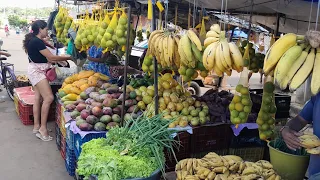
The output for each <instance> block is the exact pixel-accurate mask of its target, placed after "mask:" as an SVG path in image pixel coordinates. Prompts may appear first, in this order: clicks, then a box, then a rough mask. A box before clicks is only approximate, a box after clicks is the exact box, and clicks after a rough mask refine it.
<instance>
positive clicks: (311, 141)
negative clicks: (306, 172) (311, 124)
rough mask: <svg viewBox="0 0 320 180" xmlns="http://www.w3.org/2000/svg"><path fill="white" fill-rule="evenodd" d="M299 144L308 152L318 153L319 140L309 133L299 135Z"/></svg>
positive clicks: (319, 148) (319, 150)
mask: <svg viewBox="0 0 320 180" xmlns="http://www.w3.org/2000/svg"><path fill="white" fill-rule="evenodd" d="M299 139H300V141H301V144H302V145H303V146H304V147H305V148H306V149H307V152H308V153H310V154H320V140H319V138H318V137H317V136H316V135H314V134H311V133H304V134H303V135H302V136H300V137H299Z"/></svg>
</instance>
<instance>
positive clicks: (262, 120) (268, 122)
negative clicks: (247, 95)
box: [256, 82, 277, 140]
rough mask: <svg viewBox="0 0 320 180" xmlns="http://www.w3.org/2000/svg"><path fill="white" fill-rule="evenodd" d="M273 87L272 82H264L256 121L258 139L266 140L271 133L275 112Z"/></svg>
mask: <svg viewBox="0 0 320 180" xmlns="http://www.w3.org/2000/svg"><path fill="white" fill-rule="evenodd" d="M274 89H275V86H274V84H273V83H272V82H266V83H265V84H264V87H263V96H262V104H261V109H260V111H259V114H258V118H257V122H256V123H257V124H258V126H259V134H260V139H262V140H267V139H269V138H271V137H272V135H273V129H274V126H275V114H276V112H277V107H276V105H275V101H274Z"/></svg>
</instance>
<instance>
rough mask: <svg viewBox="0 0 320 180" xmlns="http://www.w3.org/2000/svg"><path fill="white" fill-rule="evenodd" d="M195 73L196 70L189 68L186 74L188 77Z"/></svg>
mask: <svg viewBox="0 0 320 180" xmlns="http://www.w3.org/2000/svg"><path fill="white" fill-rule="evenodd" d="M193 75H194V70H193V69H190V68H189V69H187V70H186V76H188V77H192V76H193Z"/></svg>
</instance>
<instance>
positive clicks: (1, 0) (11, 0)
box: [0, 0, 55, 8]
mask: <svg viewBox="0 0 320 180" xmlns="http://www.w3.org/2000/svg"><path fill="white" fill-rule="evenodd" d="M54 1H55V0H0V7H20V8H26V7H27V8H41V7H54Z"/></svg>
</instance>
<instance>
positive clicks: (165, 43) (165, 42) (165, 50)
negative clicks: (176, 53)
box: [162, 36, 170, 67]
mask: <svg viewBox="0 0 320 180" xmlns="http://www.w3.org/2000/svg"><path fill="white" fill-rule="evenodd" d="M162 47H163V54H164V56H163V57H164V62H165V64H166V67H170V61H169V54H168V36H165V37H164V38H163V40H162Z"/></svg>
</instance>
